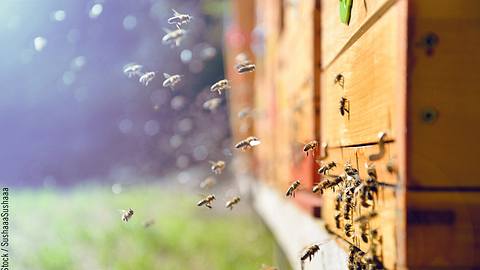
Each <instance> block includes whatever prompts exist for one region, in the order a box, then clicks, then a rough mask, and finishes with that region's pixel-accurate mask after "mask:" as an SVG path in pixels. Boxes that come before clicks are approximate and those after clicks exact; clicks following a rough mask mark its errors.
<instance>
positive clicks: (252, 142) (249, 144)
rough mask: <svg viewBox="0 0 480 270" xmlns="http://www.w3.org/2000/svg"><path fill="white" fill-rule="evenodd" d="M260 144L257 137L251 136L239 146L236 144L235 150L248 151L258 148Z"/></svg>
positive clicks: (239, 143)
mask: <svg viewBox="0 0 480 270" xmlns="http://www.w3.org/2000/svg"><path fill="white" fill-rule="evenodd" d="M260 143H261V142H260V140H259V139H258V138H257V137H254V136H249V137H248V138H246V139H244V140H241V141H239V142H238V143H237V144H235V148H237V149H242V150H246V149H249V148H252V147H254V146H257V145H259V144H260Z"/></svg>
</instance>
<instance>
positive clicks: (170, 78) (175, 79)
mask: <svg viewBox="0 0 480 270" xmlns="http://www.w3.org/2000/svg"><path fill="white" fill-rule="evenodd" d="M163 77H164V78H165V80H164V81H163V84H162V85H163V87H170V89H171V90H173V89H174V88H175V86H176V85H177V84H178V83H179V82H180V81H181V80H182V75H178V74H175V75H170V74H168V73H163Z"/></svg>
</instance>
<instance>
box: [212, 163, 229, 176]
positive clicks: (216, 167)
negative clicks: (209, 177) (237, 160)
mask: <svg viewBox="0 0 480 270" xmlns="http://www.w3.org/2000/svg"><path fill="white" fill-rule="evenodd" d="M209 162H210V165H212V166H211V169H212V172H214V173H215V174H221V173H222V171H223V169H225V165H226V164H225V161H223V160H219V161H209Z"/></svg>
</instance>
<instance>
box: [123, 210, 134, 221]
mask: <svg viewBox="0 0 480 270" xmlns="http://www.w3.org/2000/svg"><path fill="white" fill-rule="evenodd" d="M132 216H133V210H132V208H129V209H128V210H123V214H122V220H123V221H125V222H128V221H129V220H130V219H131V218H132Z"/></svg>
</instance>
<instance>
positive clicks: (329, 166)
mask: <svg viewBox="0 0 480 270" xmlns="http://www.w3.org/2000/svg"><path fill="white" fill-rule="evenodd" d="M334 167H337V163H335V161H332V162H330V163H327V164H325V165H323V166H322V167H320V169H318V174H324V175H327V174H328V171H329V170H331V169H333V168H334Z"/></svg>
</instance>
